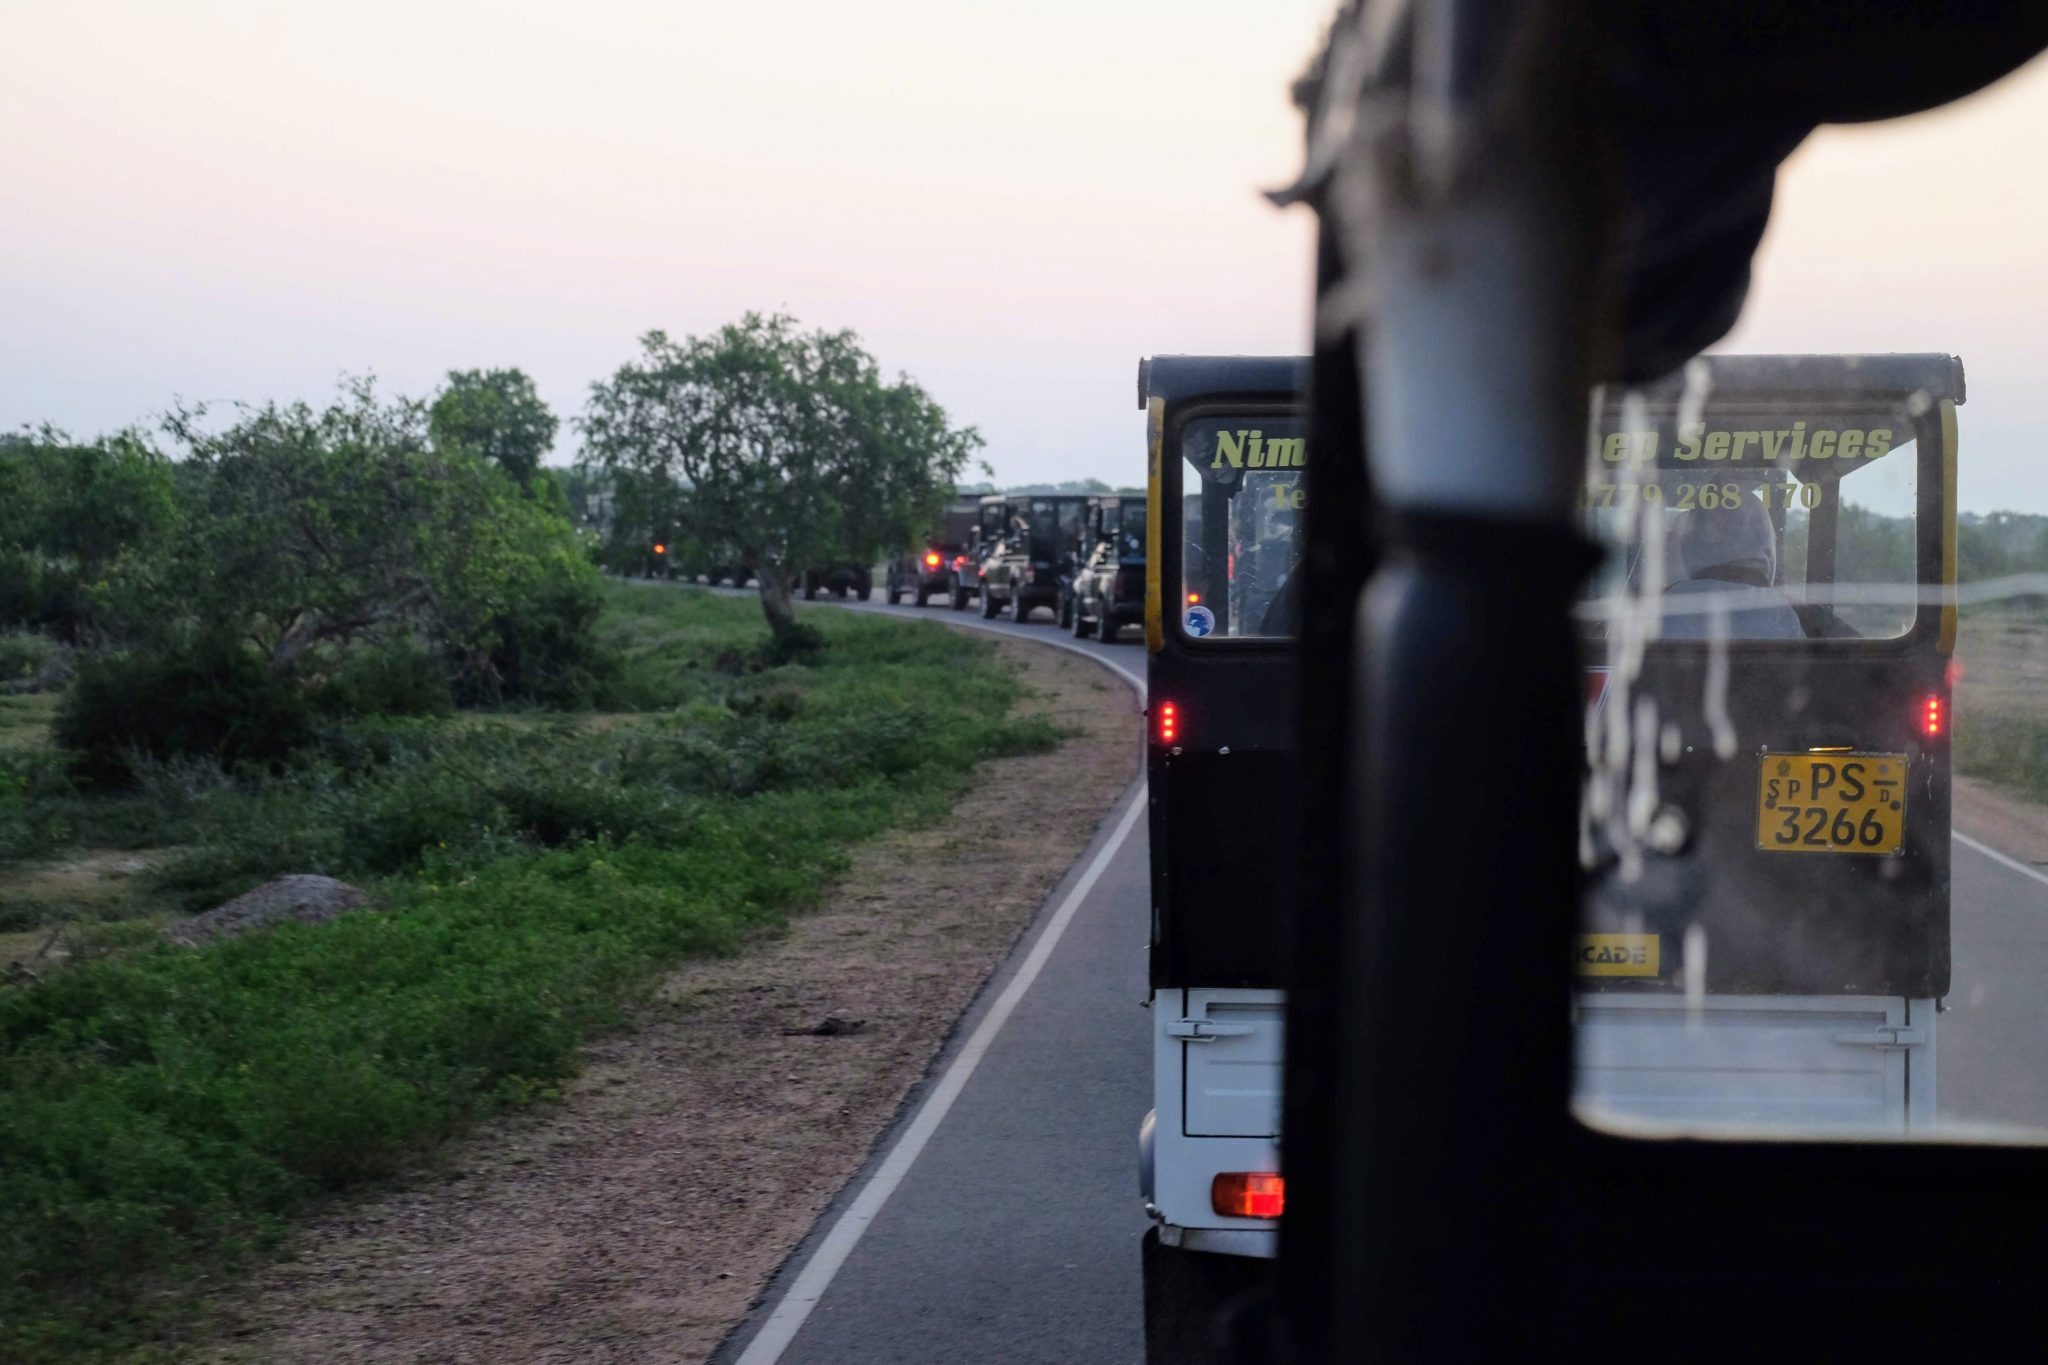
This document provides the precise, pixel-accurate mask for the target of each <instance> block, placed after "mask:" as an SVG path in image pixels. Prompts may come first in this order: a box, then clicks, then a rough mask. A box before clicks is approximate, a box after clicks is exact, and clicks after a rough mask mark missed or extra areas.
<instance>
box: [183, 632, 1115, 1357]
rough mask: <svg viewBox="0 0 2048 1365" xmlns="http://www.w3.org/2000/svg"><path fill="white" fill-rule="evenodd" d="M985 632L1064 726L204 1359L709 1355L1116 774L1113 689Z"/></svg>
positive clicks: (666, 998) (305, 1238)
mask: <svg viewBox="0 0 2048 1365" xmlns="http://www.w3.org/2000/svg"><path fill="white" fill-rule="evenodd" d="M997 647H998V648H999V649H1001V650H1002V651H1003V653H1004V655H1005V656H1006V657H1007V658H1009V659H1010V660H1011V661H1012V662H1013V665H1014V666H1015V667H1017V668H1018V669H1019V670H1020V673H1021V676H1022V678H1023V680H1024V682H1025V685H1026V687H1027V688H1028V689H1029V691H1030V693H1031V695H1030V697H1029V699H1028V700H1027V701H1026V702H1024V703H1022V706H1023V707H1024V708H1025V709H1026V710H1038V711H1044V712H1047V713H1051V714H1055V715H1057V716H1059V717H1060V718H1061V719H1062V721H1063V722H1064V723H1066V724H1069V725H1071V726H1073V727H1074V728H1075V730H1076V731H1077V733H1076V734H1075V735H1074V736H1073V737H1072V738H1070V739H1069V740H1068V741H1067V742H1066V743H1064V744H1063V745H1061V746H1060V748H1059V749H1058V750H1056V751H1055V752H1053V753H1050V754H1044V755H1036V756H1031V757H1024V758H1013V759H1004V760H1000V761H998V762H994V763H991V764H988V765H985V766H984V768H983V770H982V772H981V774H980V776H979V778H978V779H977V782H976V785H975V787H974V788H973V790H972V791H971V792H970V793H969V794H968V795H967V796H966V797H965V798H963V799H962V800H961V801H960V802H959V803H958V804H957V805H956V807H955V818H954V820H953V821H952V822H951V823H950V824H948V825H947V826H945V827H943V828H935V829H923V830H909V831H898V832H895V833H892V834H890V835H887V836H884V837H882V838H880V839H877V840H874V841H872V842H870V843H868V844H866V845H863V846H860V847H859V848H857V849H855V850H854V851H853V853H852V866H851V868H850V870H849V872H848V874H847V875H846V876H845V877H844V878H843V879H842V880H841V882H840V884H839V885H838V886H837V888H836V889H835V890H834V892H833V893H832V894H831V896H830V897H829V899H828V901H827V903H826V904H825V905H824V906H822V907H820V909H819V910H817V911H816V912H813V913H811V914H808V915H804V916H801V917H799V918H797V919H796V920H794V921H793V923H792V925H791V928H790V930H789V932H788V933H787V934H786V935H784V936H782V937H780V938H777V939H773V940H766V941H763V942H761V943H758V944H756V945H754V946H753V947H752V948H750V949H749V951H747V952H746V953H745V954H743V955H742V956H740V957H738V958H735V959H731V960H727V961H719V962H705V963H697V964H692V965H691V966H689V967H686V968H684V969H683V970H680V971H678V972H677V973H675V974H674V975H673V976H672V977H671V978H670V980H669V981H668V983H667V984H666V987H665V989H664V991H663V993H662V998H661V1001H660V1003H659V1004H658V1005H657V1006H656V1007H655V1008H653V1009H650V1010H649V1011H647V1012H646V1016H645V1018H643V1019H642V1020H641V1021H640V1024H639V1026H638V1027H637V1028H636V1029H635V1030H634V1031H632V1032H630V1033H626V1034H621V1035H618V1036H616V1037H613V1038H610V1039H607V1040H604V1041H603V1042H601V1043H600V1044H599V1045H597V1046H596V1047H595V1048H594V1049H593V1051H592V1056H591V1061H590V1064H589V1065H588V1067H587V1068H586V1070H585V1071H584V1073H583V1074H582V1075H581V1076H580V1077H579V1078H578V1079H577V1081H576V1082H575V1083H574V1084H573V1085H572V1086H571V1087H569V1088H568V1090H567V1091H566V1093H565V1094H564V1096H563V1097H562V1100H561V1102H560V1103H559V1104H557V1105H554V1106H551V1107H549V1108H547V1109H546V1110H543V1111H539V1112H536V1113H534V1114H531V1115H528V1116H526V1117H524V1118H521V1119H518V1120H514V1121H512V1122H510V1123H507V1124H504V1125H501V1126H499V1127H497V1128H495V1129H493V1130H492V1131H490V1132H488V1133H485V1134H480V1135H478V1136H477V1137H475V1138H473V1139H470V1140H467V1141H465V1142H463V1143H461V1144H459V1145H457V1146H455V1147H453V1148H451V1149H449V1150H448V1151H446V1152H444V1153H443V1154H442V1156H441V1158H440V1159H439V1160H438V1161H437V1162H436V1163H435V1165H434V1166H433V1168H432V1169H431V1170H423V1171H421V1172H419V1173H418V1175H417V1176H416V1177H415V1178H413V1179H411V1180H409V1181H407V1182H405V1183H403V1184H402V1185H400V1186H398V1187H396V1188H390V1189H387V1190H385V1191H383V1192H381V1193H380V1194H377V1195H374V1196H370V1197H366V1198H361V1199H356V1200H351V1201H348V1202H346V1203H343V1204H338V1205H336V1206H335V1207H333V1208H332V1209H330V1210H328V1211H327V1212H326V1213H325V1214H324V1215H322V1216H321V1217H319V1218H318V1219H316V1220H314V1222H313V1223H312V1224H311V1226H310V1227H309V1228H308V1230H307V1231H306V1232H304V1233H303V1234H302V1235H301V1236H299V1237H298V1238H296V1239H295V1243H294V1246H295V1249H296V1254H295V1255H294V1256H293V1257H292V1258H291V1259H289V1260H283V1261H280V1262H278V1263H276V1264H274V1265H272V1266H270V1267H267V1268H266V1269H264V1270H263V1271H261V1272H260V1273H259V1274H257V1275H256V1276H255V1277H254V1278H253V1279H252V1281H251V1282H250V1283H249V1284H248V1285H247V1286H246V1288H245V1291H244V1292H243V1293H242V1294H240V1295H238V1296H237V1302H236V1303H235V1304H234V1306H233V1307H232V1308H231V1309H228V1310H225V1312H226V1313H227V1317H226V1319H225V1321H224V1322H223V1324H222V1330H221V1333H220V1334H219V1335H218V1336H216V1337H215V1338H214V1341H213V1344H212V1346H211V1347H210V1348H209V1350H208V1351H207V1352H206V1355H207V1356H208V1357H209V1358H212V1359H216V1360H230V1361H254V1360H280V1359H288V1360H296V1361H340V1360H348V1361H386V1360H389V1361H399V1360H404V1361H414V1360H448V1361H455V1360H470V1359H492V1360H508V1361H509V1360H577V1361H593V1362H605V1361H654V1360H661V1361H680V1360H696V1359H702V1358H704V1357H705V1356H706V1355H708V1354H709V1352H710V1351H711V1350H712V1349H713V1348H714V1347H715V1346H716V1345H717V1344H718V1342H719V1341H720V1340H721V1338H723V1337H724V1335H725V1334H726V1332H727V1331H728V1329H729V1328H730V1327H731V1326H732V1324H733V1323H735V1322H736V1321H738V1320H739V1318H740V1317H741V1316H742V1315H743V1314H744V1313H745V1312H746V1311H747V1310H748V1308H749V1307H750V1305H751V1304H752V1303H753V1302H754V1301H755V1299H756V1298H757V1297H758V1296H759V1294H760V1293H761V1291H762V1289H763V1287H764V1286H765V1285H766V1284H767V1282H768V1279H769V1277H770V1275H772V1274H773V1272H774V1271H775V1269H776V1267H777V1266H778V1264H779V1263H780V1262H781V1261H782V1260H783V1258H784V1257H785V1256H786V1255H787V1254H788V1252H789V1250H790V1249H791V1248H792V1247H794V1246H795V1245H796V1244H797V1242H798V1241H799V1240H800V1239H801V1238H802V1237H803V1236H804V1235H805V1233H806V1232H807V1231H808V1230H809V1228H810V1226H811V1223H812V1221H813V1220H814V1218H815V1217H816V1216H817V1214H818V1213H819V1211H820V1210H822V1209H824V1208H825V1207H826V1205H827V1204H828V1203H829V1202H830V1201H831V1199H832V1198H833V1196H834V1194H835V1193H836V1192H837V1191H838V1189H839V1188H840V1187H841V1186H842V1185H843V1184H844V1183H845V1182H846V1181H847V1180H848V1179H849V1178H850V1177H851V1176H852V1175H854V1174H855V1173H856V1172H857V1171H858V1170H859V1169H860V1168H861V1166H862V1164H863V1162H864V1161H865V1160H866V1159H867V1157H868V1154H869V1152H870V1150H871V1149H872V1147H873V1145H874V1143H875V1142H876V1141H877V1140H878V1139H879V1138H880V1136H881V1135H882V1134H883V1133H884V1132H885V1131H887V1129H888V1128H889V1126H890V1124H891V1122H892V1121H893V1120H894V1118H895V1117H896V1115H897V1113H898V1111H899V1110H900V1108H901V1106H902V1104H903V1101H904V1098H905V1096H906V1095H907V1094H908V1093H909V1092H910V1090H911V1088H912V1086H914V1085H915V1084H916V1083H917V1081H918V1080H919V1078H920V1077H922V1076H923V1075H924V1074H925V1072H926V1070H927V1069H928V1067H929V1066H930V1064H931V1062H932V1060H933V1058H934V1057H935V1056H936V1055H937V1053H938V1052H939V1050H940V1048H941V1046H942V1045H943V1044H944V1042H945V1040H946V1038H947V1036H948V1034H949V1032H950V1030H951V1029H952V1028H953V1026H954V1023H955V1021H956V1020H957V1019H959V1017H960V1016H961V1014H962V1012H963V1011H964V1010H965V1009H966V1008H967V1006H968V1005H969V1004H970V1003H971V1001H972V1000H973V999H974V996H975V993H976V992H977V991H978V990H979V989H980V987H981V985H982V983H983V982H984V981H985V980H986V979H987V977H988V976H989V974H990V972H991V971H993V970H994V969H995V968H996V967H997V966H998V965H999V964H1000V963H1001V962H1002V961H1003V960H1004V958H1005V957H1006V956H1007V954H1008V953H1009V952H1010V950H1011V948H1012V947H1013V946H1014V945H1015V943H1016V941H1017V939H1018V936H1019V935H1020V934H1021V933H1022V932H1023V930H1024V929H1025V928H1026V926H1027V925H1029V924H1030V922H1031V921H1032V918H1033V915H1034V914H1035V912H1036V911H1037V910H1038V908H1039V906H1040V904H1041V902H1042V901H1043V900H1044V898H1045V896H1046V895H1047V893H1048V892H1049V891H1050V890H1051V889H1052V888H1053V887H1054V886H1055V885H1056V884H1057V883H1058V882H1059V880H1060V879H1061V877H1062V875H1063V874H1065V872H1066V871H1067V869H1068V867H1069V865H1070V864H1071V863H1072V861H1073V860H1074V858H1075V856H1076V855H1077V853H1079V852H1080V851H1081V850H1083V849H1084V848H1085V847H1086V846H1087V845H1088V843H1089V840H1090V838H1091V836H1092V835H1093V833H1094V831H1095V829H1096V827H1097V825H1098V824H1099V823H1100V822H1101V820H1102V819H1103V817H1104V816H1105V815H1106V814H1107V813H1108V812H1109V811H1110V809H1111V808H1112V806H1113V805H1114V804H1115V802H1116V799H1117V797H1118V795H1119V794H1120V793H1122V792H1123V791H1124V790H1125V789H1126V788H1127V787H1128V784H1129V783H1130V781H1131V780H1132V778H1133V777H1134V776H1135V773H1136V768H1137V758H1138V754H1137V745H1136V736H1137V734H1138V727H1136V726H1135V725H1134V724H1133V723H1132V720H1133V716H1134V710H1135V702H1134V701H1133V699H1132V697H1131V694H1130V692H1129V690H1128V689H1127V688H1125V687H1124V686H1123V685H1121V684H1120V683H1118V682H1116V681H1115V680H1114V679H1113V678H1112V677H1110V676H1109V675H1108V674H1107V673H1106V672H1105V671H1104V670H1103V669H1102V668H1100V667H1098V666H1096V665H1095V664H1093V663H1091V662H1089V661H1087V660H1085V659H1082V658H1079V657H1076V656H1074V655H1072V654H1069V653H1067V652H1064V651H1059V650H1051V649H1040V648H1034V647H1032V646H1031V645H1028V644H1022V643H1017V642H1014V641H1000V642H998V644H997ZM835 1021H836V1022H835Z"/></svg>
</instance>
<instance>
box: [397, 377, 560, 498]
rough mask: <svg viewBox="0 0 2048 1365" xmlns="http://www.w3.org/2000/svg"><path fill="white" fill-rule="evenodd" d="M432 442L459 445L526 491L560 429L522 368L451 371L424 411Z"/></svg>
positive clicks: (441, 446) (440, 444)
mask: <svg viewBox="0 0 2048 1365" xmlns="http://www.w3.org/2000/svg"><path fill="white" fill-rule="evenodd" d="M427 418H428V425H429V430H430V432H431V434H432V436H433V439H434V444H435V445H436V446H438V447H440V448H442V449H447V448H449V447H451V446H463V447H466V448H467V449H469V450H471V451H473V452H474V453H475V454H477V455H478V456H480V457H482V458H483V459H486V460H489V461H490V462H491V463H492V464H495V465H497V466H498V467H499V468H500V469H502V470H504V471H505V472H506V473H507V474H510V475H511V476H512V477H513V478H514V479H516V480H518V482H519V484H520V486H521V487H530V486H531V485H532V483H533V476H534V474H535V472H536V471H538V470H539V468H540V462H541V460H542V458H543V457H544V456H546V454H547V453H548V451H549V449H550V448H551V447H553V445H554V443H555V430H556V427H557V426H558V425H559V424H558V423H557V422H556V421H555V414H554V413H553V412H552V411H550V410H549V408H548V405H547V404H546V403H544V402H542V401H541V397H540V394H539V393H538V392H536V391H535V389H534V387H533V380H531V379H529V378H528V377H527V376H526V373H525V371H523V370H450V371H449V372H448V383H447V385H446V387H444V388H443V389H442V390H441V392H440V393H439V394H437V395H435V398H434V401H433V405H432V406H431V407H430V408H429V409H428V410H427Z"/></svg>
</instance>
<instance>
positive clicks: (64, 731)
mask: <svg viewBox="0 0 2048 1365" xmlns="http://www.w3.org/2000/svg"><path fill="white" fill-rule="evenodd" d="M312 719H313V718H312V709H311V707H310V706H309V705H308V704H307V700H306V698H305V697H304V696H303V695H302V694H301V693H300V692H299V690H298V689H297V688H296V687H295V686H294V685H293V684H292V682H291V680H290V679H288V678H285V677H283V676H281V675H279V674H277V673H275V672H273V671H272V670H271V669H270V668H269V667H268V666H267V665H266V664H265V663H264V661H263V660H262V659H260V658H258V657H257V656H256V654H255V653H254V652H253V651H252V650H250V649H249V648H248V647H247V646H245V645H243V644H242V643H241V642H240V641H237V640H232V639H228V638H224V637H221V636H202V637H199V638H198V639H196V640H190V641H175V642H171V641H167V642H164V643H160V644H153V645H151V646H148V647H146V648H140V649H136V650H132V651H121V652H116V653H109V654H100V655H91V656H88V657H86V658H84V659H82V660H81V661H80V662H79V667H78V673H77V676H76V677H74V678H73V679H72V682H71V688H70V690H69V691H68V692H67V693H66V694H65V696H64V700H63V702H62V703H61V704H60V705H59V706H58V708H57V715H56V719H55V721H54V724H53V727H52V733H53V735H54V737H55V739H56V741H57V743H58V744H59V745H60V746H61V747H63V748H64V749H67V750H69V751H70V753H71V756H72V767H73V771H74V772H76V773H77V775H78V776H79V778H80V779H81V780H82V781H84V782H87V783H88V784H90V785H93V786H96V787H121V786H129V785H132V784H133V783H134V781H135V775H136V764H137V762H138V760H152V759H153V760H158V761H163V760H167V759H175V758H187V757H200V758H208V759H211V760H212V761H213V762H215V763H217V764H220V765H221V766H222V767H227V768H235V767H240V766H243V765H246V764H255V765H263V766H270V765H275V764H277V763H279V762H281V761H282V760H283V759H284V758H285V757H286V756H287V755H289V754H291V753H293V752H294V751H295V750H298V749H300V748H302V747H303V746H304V745H305V744H306V743H307V742H308V741H309V740H310V739H311V738H312V736H313V723H312Z"/></svg>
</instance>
